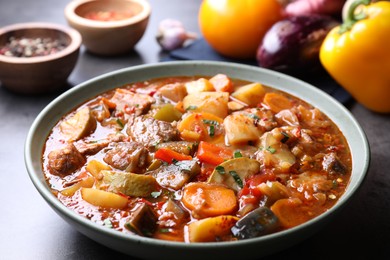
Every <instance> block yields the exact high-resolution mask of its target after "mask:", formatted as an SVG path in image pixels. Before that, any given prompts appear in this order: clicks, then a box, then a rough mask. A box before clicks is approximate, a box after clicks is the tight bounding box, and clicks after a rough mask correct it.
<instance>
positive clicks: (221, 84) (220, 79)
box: [209, 74, 233, 93]
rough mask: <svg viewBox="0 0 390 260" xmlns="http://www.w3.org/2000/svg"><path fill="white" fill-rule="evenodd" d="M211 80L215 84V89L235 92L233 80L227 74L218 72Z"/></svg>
mask: <svg viewBox="0 0 390 260" xmlns="http://www.w3.org/2000/svg"><path fill="white" fill-rule="evenodd" d="M209 81H210V83H211V84H213V86H214V88H215V91H224V92H229V93H232V92H233V82H232V80H231V79H230V78H229V77H228V76H226V75H225V74H217V75H215V76H214V77H212V78H210V79H209Z"/></svg>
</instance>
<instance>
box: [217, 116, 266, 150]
mask: <svg viewBox="0 0 390 260" xmlns="http://www.w3.org/2000/svg"><path fill="white" fill-rule="evenodd" d="M223 125H224V127H225V131H226V139H227V141H228V143H229V144H231V145H240V144H247V143H248V142H250V141H254V142H256V141H258V140H259V138H260V136H261V134H262V131H261V129H260V128H258V127H257V126H256V124H255V122H254V119H253V118H251V117H249V116H248V115H247V114H244V113H236V114H231V115H228V116H227V117H226V118H225V120H224V121H223Z"/></svg>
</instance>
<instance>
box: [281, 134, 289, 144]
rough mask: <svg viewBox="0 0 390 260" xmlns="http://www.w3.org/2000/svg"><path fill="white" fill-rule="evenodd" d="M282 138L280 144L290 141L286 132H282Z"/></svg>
mask: <svg viewBox="0 0 390 260" xmlns="http://www.w3.org/2000/svg"><path fill="white" fill-rule="evenodd" d="M282 135H283V138H282V140H280V141H281V142H282V143H285V142H287V141H288V139H290V136H289V135H288V134H287V133H286V132H282Z"/></svg>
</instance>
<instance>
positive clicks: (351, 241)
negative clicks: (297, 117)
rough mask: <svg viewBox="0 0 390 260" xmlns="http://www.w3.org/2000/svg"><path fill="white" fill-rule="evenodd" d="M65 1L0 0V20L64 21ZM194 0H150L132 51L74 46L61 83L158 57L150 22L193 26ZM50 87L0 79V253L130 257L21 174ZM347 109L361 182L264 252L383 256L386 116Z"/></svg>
mask: <svg viewBox="0 0 390 260" xmlns="http://www.w3.org/2000/svg"><path fill="white" fill-rule="evenodd" d="M68 1H71V0H34V1H31V0H12V1H6V0H1V2H0V26H5V25H8V24H12V23H18V22H27V21H49V22H56V23H61V24H66V21H65V18H64V16H63V8H64V7H65V5H66V4H67V2H68ZM200 2H201V1H200V0H185V1H181V0H150V3H151V5H152V8H153V14H152V16H151V20H150V24H149V27H148V29H147V31H146V34H145V35H144V37H143V38H142V40H141V41H140V42H139V43H138V44H137V46H136V49H135V51H134V52H133V53H131V54H128V55H125V56H121V57H115V58H101V57H96V56H93V55H91V54H89V53H88V52H86V51H85V50H84V49H83V48H82V50H81V55H80V58H79V61H78V64H77V66H76V68H75V70H74V71H73V73H72V74H71V76H70V77H69V84H70V85H71V86H73V85H77V84H79V83H81V82H83V81H85V80H88V79H90V78H92V77H95V76H98V75H101V74H102V73H106V72H110V71H113V70H116V69H120V68H124V67H129V66H134V65H138V64H144V63H156V62H158V61H159V60H160V59H161V58H163V56H164V54H163V53H161V52H160V48H159V46H158V45H157V43H156V41H155V39H154V35H155V33H156V30H157V25H158V22H159V21H160V20H162V19H163V18H176V19H179V20H181V21H182V22H183V23H184V25H185V26H186V28H187V29H188V30H190V31H194V32H199V28H198V25H197V11H198V7H199V5H200ZM58 94H59V93H54V94H50V95H42V96H20V95H16V94H14V93H11V92H9V91H7V90H6V89H5V88H3V87H1V86H0V118H1V123H0V169H1V170H0V176H1V179H0V224H1V228H0V259H106V258H108V257H110V258H112V259H116V258H127V259H131V257H128V256H125V255H122V254H120V253H118V252H115V251H112V250H110V249H108V248H106V247H105V246H103V245H100V244H97V243H96V242H94V241H92V240H90V239H89V238H87V237H85V236H84V235H82V234H80V233H78V232H77V231H75V230H74V229H73V228H72V227H71V226H69V225H68V224H67V223H66V222H65V221H63V220H62V219H61V218H60V217H59V216H58V215H56V213H55V212H54V211H53V210H52V209H51V208H50V207H49V206H48V205H47V204H46V203H45V202H44V200H43V199H42V198H41V197H40V195H39V193H38V192H37V191H36V189H35V187H34V186H33V184H32V183H31V181H30V179H29V177H28V174H27V172H26V169H25V167H24V161H23V147H24V142H25V138H26V134H27V132H28V130H29V127H30V125H31V123H32V122H33V120H34V118H35V117H36V116H37V114H38V113H39V112H40V111H41V109H42V108H44V107H45V106H46V105H47V104H48V103H49V102H50V101H51V100H53V99H54V98H55V97H56V96H57V95H58ZM389 102H390V101H389ZM348 108H349V109H350V110H351V112H352V113H353V115H354V116H355V117H356V118H357V120H358V121H359V122H360V124H361V125H362V127H363V128H364V130H365V132H366V134H367V136H368V139H369V143H370V146H371V153H372V161H371V166H370V169H369V172H368V175H367V178H366V180H365V182H364V185H363V186H362V188H361V189H360V190H359V192H358V193H357V194H356V196H355V197H354V198H353V200H352V201H351V203H350V204H349V205H348V206H347V207H346V208H345V209H344V210H343V211H342V212H341V214H340V215H338V216H337V218H336V219H334V220H333V221H332V223H329V224H328V225H326V227H325V228H323V229H322V230H321V231H319V232H318V233H316V234H315V235H314V236H312V237H310V238H309V239H307V240H305V241H304V242H302V243H300V244H298V245H296V246H294V247H291V248H289V249H287V250H285V251H283V252H279V253H277V254H274V255H272V256H269V257H267V259H287V258H288V259H290V258H294V259H297V258H299V259H389V257H390V256H389V253H390V115H380V114H375V113H372V112H370V111H368V110H366V109H365V108H364V107H362V106H361V105H359V104H356V103H353V102H352V104H351V105H349V106H348ZM162 257H163V256H162ZM243 259H245V252H243Z"/></svg>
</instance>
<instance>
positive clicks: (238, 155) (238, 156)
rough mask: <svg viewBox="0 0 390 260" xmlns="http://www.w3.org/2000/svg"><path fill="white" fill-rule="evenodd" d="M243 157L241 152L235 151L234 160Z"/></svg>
mask: <svg viewBox="0 0 390 260" xmlns="http://www.w3.org/2000/svg"><path fill="white" fill-rule="evenodd" d="M241 157H242V154H241V152H240V151H239V150H237V151H234V158H241Z"/></svg>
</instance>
